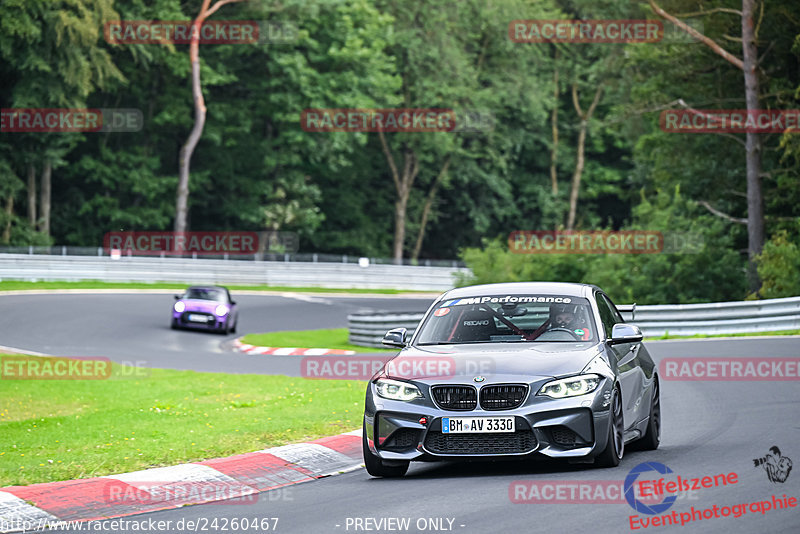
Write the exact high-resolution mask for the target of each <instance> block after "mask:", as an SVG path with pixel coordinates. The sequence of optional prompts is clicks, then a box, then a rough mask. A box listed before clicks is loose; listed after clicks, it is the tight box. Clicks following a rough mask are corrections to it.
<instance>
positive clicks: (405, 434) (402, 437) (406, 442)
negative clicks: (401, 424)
mask: <svg viewBox="0 0 800 534" xmlns="http://www.w3.org/2000/svg"><path fill="white" fill-rule="evenodd" d="M417 443H419V430H416V429H413V428H401V429H398V430H396V431H395V432H394V433H393V434H392V435H391V436H389V439H387V440H386V442H385V443H384V444H383V445H381V448H382V449H408V448H410V447H415V446H416V445H417Z"/></svg>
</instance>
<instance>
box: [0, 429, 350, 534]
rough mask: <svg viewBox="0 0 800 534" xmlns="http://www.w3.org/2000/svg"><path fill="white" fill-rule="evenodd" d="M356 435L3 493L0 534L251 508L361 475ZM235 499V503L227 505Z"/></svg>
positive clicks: (0, 494)
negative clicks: (215, 506) (299, 487)
mask: <svg viewBox="0 0 800 534" xmlns="http://www.w3.org/2000/svg"><path fill="white" fill-rule="evenodd" d="M361 465H362V456H361V430H355V431H353V432H348V433H346V434H339V435H338V436H331V437H327V438H322V439H318V440H316V441H312V442H310V443H298V444H295V445H284V446H281V447H273V448H270V449H264V450H261V451H256V452H250V453H246V454H238V455H236V456H230V457H228V458H216V459H213V460H205V461H202V462H196V463H190V464H182V465H176V466H172V467H157V468H154V469H146V470H143V471H135V472H133V473H124V474H120V475H109V476H104V477H97V478H87V479H81V480H68V481H63V482H48V483H43V484H33V485H30V486H8V487H5V488H0V532H4V533H5V532H17V531H22V530H35V529H43V528H53V527H55V528H59V527H62V528H63V527H64V526H65V523H64V522H65V521H93V520H100V519H108V518H114V517H123V516H129V515H133V514H140V513H144V512H154V511H156V510H166V509H172V508H179V507H181V506H186V505H189V504H202V503H208V502H214V501H223V502H221V504H251V503H254V502H256V501H257V499H258V494H259V493H261V492H264V491H269V490H272V489H276V488H281V487H284V486H288V485H291V484H297V483H300V482H307V481H310V480H314V479H317V478H321V477H325V476H330V475H335V474H338V473H344V472H347V471H352V470H355V469H358V468H359V467H361ZM229 499H233V500H229Z"/></svg>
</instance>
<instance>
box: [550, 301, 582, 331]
mask: <svg viewBox="0 0 800 534" xmlns="http://www.w3.org/2000/svg"><path fill="white" fill-rule="evenodd" d="M576 308H577V306H569V305H567V304H556V305H554V306H551V307H550V327H551V328H567V329H569V330H572V329H573V328H577V325H576V324H575V315H576V312H577V310H576Z"/></svg>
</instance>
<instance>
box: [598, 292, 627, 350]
mask: <svg viewBox="0 0 800 534" xmlns="http://www.w3.org/2000/svg"><path fill="white" fill-rule="evenodd" d="M595 298H596V300H597V309H598V311H599V312H600V320H601V321H602V322H603V329H604V330H605V332H606V337H607V338H609V339H610V338H611V329H612V328H613V327H614V325H615V324H616V323H618V322H622V321H621V320H620V321H617V320H616V317H615V316H614V311H613V307H612V306H611V305H610V304H609V302H608V300H607V299H606V296H605V295H603V294H602V293H596V294H595Z"/></svg>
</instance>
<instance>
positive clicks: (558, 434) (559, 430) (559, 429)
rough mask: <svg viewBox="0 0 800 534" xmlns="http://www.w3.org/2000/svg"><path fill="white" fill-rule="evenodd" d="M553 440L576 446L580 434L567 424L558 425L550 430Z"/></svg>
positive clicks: (567, 445) (564, 444) (568, 445)
mask: <svg viewBox="0 0 800 534" xmlns="http://www.w3.org/2000/svg"><path fill="white" fill-rule="evenodd" d="M550 433H551V435H552V436H553V441H555V442H556V443H558V444H559V445H562V446H564V447H574V446H575V442H576V441H578V435H577V434H576V433H575V432H573V431H572V430H570V429H569V428H567V427H565V426H556V427H553V428H552V429H551V430H550Z"/></svg>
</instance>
